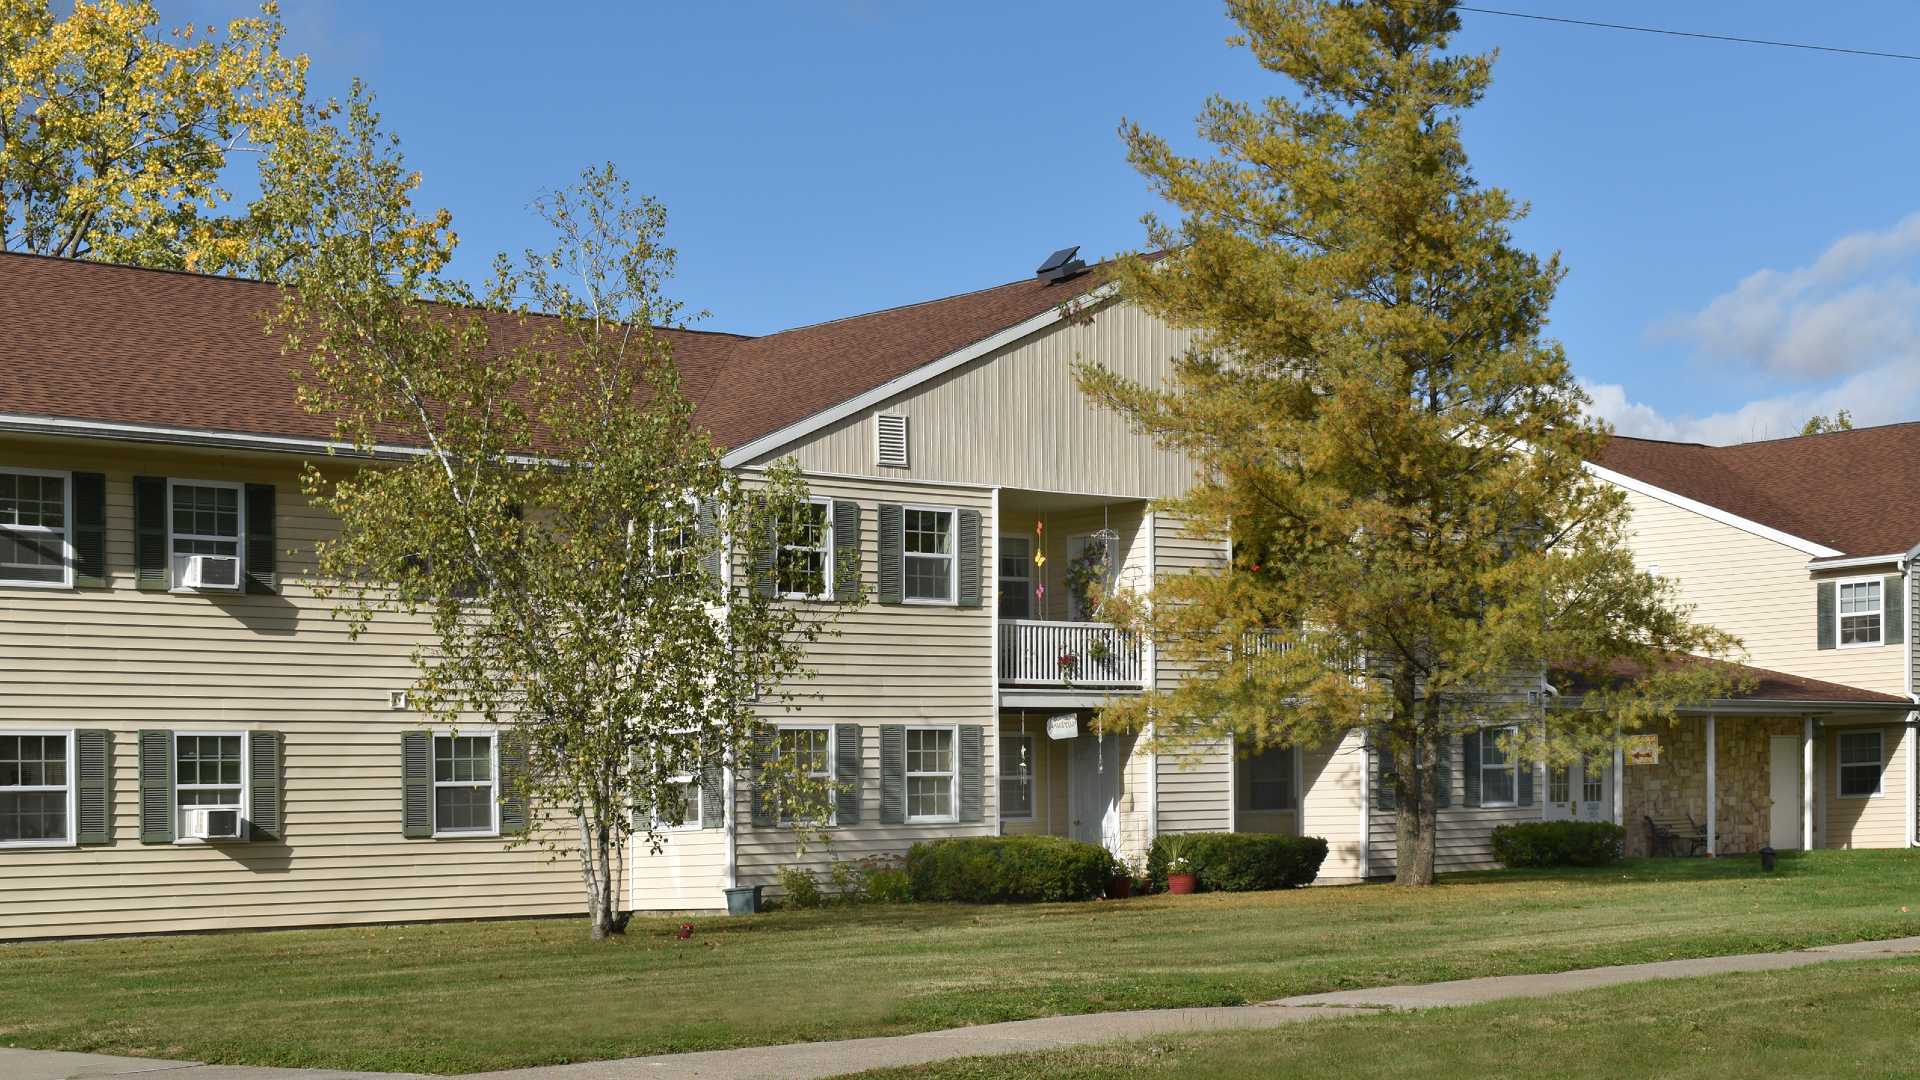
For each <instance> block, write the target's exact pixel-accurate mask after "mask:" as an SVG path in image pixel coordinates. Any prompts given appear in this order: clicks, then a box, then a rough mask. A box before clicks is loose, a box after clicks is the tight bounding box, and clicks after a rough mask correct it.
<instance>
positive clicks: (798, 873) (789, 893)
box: [780, 866, 827, 908]
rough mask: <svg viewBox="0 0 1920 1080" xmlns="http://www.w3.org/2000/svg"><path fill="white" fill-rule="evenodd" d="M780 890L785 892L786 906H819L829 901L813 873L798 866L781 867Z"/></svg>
mask: <svg viewBox="0 0 1920 1080" xmlns="http://www.w3.org/2000/svg"><path fill="white" fill-rule="evenodd" d="M780 891H781V893H783V894H784V900H785V906H787V907H790V908H817V907H822V906H824V905H825V904H826V902H827V898H826V897H825V896H824V895H822V894H821V892H820V886H819V885H818V884H817V883H816V882H815V881H814V880H813V875H812V874H809V873H807V872H806V871H805V870H802V869H800V868H799V867H797V866H783V867H781V868H780Z"/></svg>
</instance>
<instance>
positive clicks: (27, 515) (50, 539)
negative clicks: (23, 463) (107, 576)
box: [0, 469, 73, 589]
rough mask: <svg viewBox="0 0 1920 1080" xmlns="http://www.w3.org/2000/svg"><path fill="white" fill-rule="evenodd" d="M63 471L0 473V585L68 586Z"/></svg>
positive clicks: (69, 515)
mask: <svg viewBox="0 0 1920 1080" xmlns="http://www.w3.org/2000/svg"><path fill="white" fill-rule="evenodd" d="M71 481H72V477H71V476H70V475H69V474H67V473H64V472H49V471H46V470H41V469H0V585H8V586H13V585H24V586H28V587H30V588H41V589H47V588H54V589H57V588H66V587H68V586H71V585H72V584H73V534H72V532H71V525H72V521H73V484H72V482H71Z"/></svg>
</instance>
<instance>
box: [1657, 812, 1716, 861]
mask: <svg viewBox="0 0 1920 1080" xmlns="http://www.w3.org/2000/svg"><path fill="white" fill-rule="evenodd" d="M1647 841H1648V842H1647V849H1648V850H1649V851H1650V852H1652V853H1653V854H1655V855H1663V854H1664V855H1683V854H1684V855H1698V854H1700V853H1701V852H1703V851H1705V850H1706V849H1707V828H1706V826H1704V825H1701V824H1699V823H1698V822H1696V821H1694V820H1693V815H1692V814H1681V815H1680V816H1678V817H1665V818H1657V817H1653V816H1652V815H1648V816H1647ZM1683 847H1684V848H1685V849H1686V850H1685V851H1682V850H1681V848H1683Z"/></svg>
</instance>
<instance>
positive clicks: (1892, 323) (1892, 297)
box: [1652, 214, 1920, 380]
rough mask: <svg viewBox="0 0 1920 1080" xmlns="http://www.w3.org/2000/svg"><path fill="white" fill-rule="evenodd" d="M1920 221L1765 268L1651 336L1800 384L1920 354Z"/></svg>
mask: <svg viewBox="0 0 1920 1080" xmlns="http://www.w3.org/2000/svg"><path fill="white" fill-rule="evenodd" d="M1917 262H1920V214H1912V215H1909V216H1908V217H1906V218H1905V219H1904V220H1902V221H1900V222H1899V223H1898V224H1896V225H1894V226H1893V227H1892V228H1889V229H1884V230H1881V231H1878V232H1861V233H1854V234H1852V235H1850V236H1844V237H1841V238H1840V239H1839V240H1837V241H1835V242H1834V243H1833V244H1832V245H1831V246H1829V247H1828V248H1827V250H1826V251H1824V252H1822V253H1821V254H1820V257H1819V258H1817V259H1815V260H1814V261H1813V262H1812V263H1810V264H1808V265H1806V266H1803V267H1799V268H1797V269H1793V270H1786V271H1781V270H1762V271H1759V272H1758V273H1755V274H1751V275H1748V276H1747V277H1746V278H1745V279H1744V280H1742V281H1741V282H1740V283H1739V284H1738V285H1736V286H1735V287H1734V288H1733V289H1732V290H1731V291H1728V292H1725V293H1722V294H1720V295H1719V296H1716V297H1714V298H1713V299H1712V300H1711V301H1709V302H1708V303H1707V305H1706V306H1705V307H1703V308H1701V309H1700V310H1699V311H1697V312H1694V313H1692V314H1689V315H1682V316H1676V317H1674V318H1670V319H1667V320H1665V321H1664V322H1662V323H1660V324H1659V325H1657V326H1655V327H1654V328H1653V331H1652V336H1653V337H1655V338H1657V339H1667V340H1677V341H1683V342H1687V343H1690V344H1692V345H1693V346H1694V347H1695V348H1697V349H1699V350H1700V351H1701V352H1702V353H1704V354H1705V355H1707V356H1709V357H1713V358H1715V359H1718V360H1724V361H1733V362H1741V363H1746V364H1752V365H1754V366H1756V367H1758V368H1759V369H1760V370H1762V371H1764V372H1767V373H1770V374H1773V375H1776V376H1783V377H1786V378H1791V379H1797V380H1817V379H1824V378H1832V377H1835V376H1839V375H1847V374H1851V373H1854V372H1861V371H1866V370H1869V369H1872V368H1875V367H1877V366H1879V365H1882V364H1886V363H1888V362H1889V361H1890V360H1892V359H1893V358H1895V357H1912V356H1914V355H1916V354H1920V283H1917V282H1916V281H1915V280H1914V279H1913V278H1912V277H1911V276H1908V272H1909V271H1911V270H1913V269H1914V266H1915V264H1916V263H1917Z"/></svg>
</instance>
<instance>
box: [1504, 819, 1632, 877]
mask: <svg viewBox="0 0 1920 1080" xmlns="http://www.w3.org/2000/svg"><path fill="white" fill-rule="evenodd" d="M1626 839H1627V830H1625V829H1623V828H1621V827H1620V826H1618V825H1615V824H1614V823H1613V822H1611V821H1523V822H1520V823H1518V824H1514V825H1502V826H1500V827H1499V828H1497V829H1495V830H1493V857H1494V858H1496V859H1499V860H1500V861H1501V862H1502V863H1504V864H1506V865H1507V866H1510V867H1528V866H1605V865H1607V864H1608V863H1611V862H1614V861H1615V860H1617V859H1619V858H1620V852H1621V847H1622V845H1623V844H1625V842H1626Z"/></svg>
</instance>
